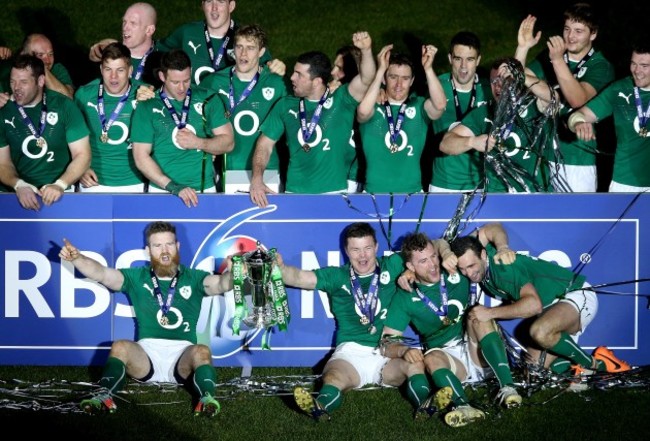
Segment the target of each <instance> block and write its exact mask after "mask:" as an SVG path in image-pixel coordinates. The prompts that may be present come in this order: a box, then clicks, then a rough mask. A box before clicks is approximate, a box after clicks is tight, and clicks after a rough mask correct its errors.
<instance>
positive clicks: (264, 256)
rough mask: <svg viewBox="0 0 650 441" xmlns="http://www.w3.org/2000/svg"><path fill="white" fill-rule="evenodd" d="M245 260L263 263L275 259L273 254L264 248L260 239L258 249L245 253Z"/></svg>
mask: <svg viewBox="0 0 650 441" xmlns="http://www.w3.org/2000/svg"><path fill="white" fill-rule="evenodd" d="M244 261H245V262H246V263H248V264H257V265H262V264H265V263H271V262H272V261H273V256H272V255H271V253H269V252H268V251H266V250H264V249H263V248H262V244H261V243H260V241H259V240H258V241H257V249H255V250H253V251H249V252H248V253H245V254H244Z"/></svg>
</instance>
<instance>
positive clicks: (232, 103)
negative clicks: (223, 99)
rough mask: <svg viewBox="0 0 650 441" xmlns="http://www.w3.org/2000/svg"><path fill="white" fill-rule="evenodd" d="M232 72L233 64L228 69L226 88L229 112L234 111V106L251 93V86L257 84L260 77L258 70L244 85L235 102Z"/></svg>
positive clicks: (233, 70)
mask: <svg viewBox="0 0 650 441" xmlns="http://www.w3.org/2000/svg"><path fill="white" fill-rule="evenodd" d="M234 74H235V67H234V66H233V68H232V69H230V89H229V90H228V104H229V105H230V113H231V114H232V113H234V111H235V107H237V106H238V105H240V104H241V103H242V102H244V100H245V99H246V98H248V96H249V95H250V94H251V92H252V91H253V88H254V87H255V85H256V84H257V81H258V80H259V78H260V72H259V70H258V71H257V73H256V74H255V76H254V77H253V79H252V80H251V82H250V83H249V84H248V86H246V89H244V91H243V92H242V94H241V95H240V96H239V99H238V100H237V103H235V88H234V86H233V84H232V78H233V76H234Z"/></svg>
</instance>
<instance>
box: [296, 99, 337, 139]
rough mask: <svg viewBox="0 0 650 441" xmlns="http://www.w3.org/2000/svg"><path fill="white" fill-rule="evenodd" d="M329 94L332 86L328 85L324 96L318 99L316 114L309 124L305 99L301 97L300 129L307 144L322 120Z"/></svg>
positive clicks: (299, 109) (299, 107)
mask: <svg viewBox="0 0 650 441" xmlns="http://www.w3.org/2000/svg"><path fill="white" fill-rule="evenodd" d="M329 94H330V88H329V87H326V88H325V93H324V94H323V96H321V97H320V100H318V105H317V106H316V110H314V114H313V115H312V117H311V120H310V121H309V125H307V113H306V111H305V99H304V98H300V103H299V106H298V114H299V116H300V131H301V132H302V140H303V141H304V143H305V145H308V144H309V138H311V135H312V134H313V133H314V129H315V128H316V125H318V121H320V115H321V113H322V112H323V104H324V103H325V101H326V100H327V97H328V96H329Z"/></svg>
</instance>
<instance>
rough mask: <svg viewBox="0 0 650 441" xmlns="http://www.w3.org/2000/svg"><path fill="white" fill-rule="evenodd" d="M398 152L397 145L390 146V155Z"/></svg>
mask: <svg viewBox="0 0 650 441" xmlns="http://www.w3.org/2000/svg"><path fill="white" fill-rule="evenodd" d="M398 150H399V146H398V145H397V144H391V145H390V152H391V153H397V151H398Z"/></svg>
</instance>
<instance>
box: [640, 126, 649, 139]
mask: <svg viewBox="0 0 650 441" xmlns="http://www.w3.org/2000/svg"><path fill="white" fill-rule="evenodd" d="M639 136H640V137H641V138H645V137H646V136H648V129H646V128H645V127H641V128H640V129H639Z"/></svg>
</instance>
